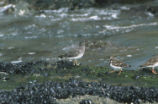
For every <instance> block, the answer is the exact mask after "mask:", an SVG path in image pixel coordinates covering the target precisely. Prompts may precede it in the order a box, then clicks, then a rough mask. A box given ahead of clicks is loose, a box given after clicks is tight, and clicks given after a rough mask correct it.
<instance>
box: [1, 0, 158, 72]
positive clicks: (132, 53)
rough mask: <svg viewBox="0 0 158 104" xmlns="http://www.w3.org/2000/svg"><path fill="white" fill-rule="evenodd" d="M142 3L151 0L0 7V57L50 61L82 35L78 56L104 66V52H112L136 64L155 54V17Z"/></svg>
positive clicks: (15, 60) (106, 56) (157, 23)
mask: <svg viewBox="0 0 158 104" xmlns="http://www.w3.org/2000/svg"><path fill="white" fill-rule="evenodd" d="M145 5H156V3H154V2H148V3H146V4H142V5H139V4H137V5H118V4H114V5H111V6H108V7H106V8H86V9H79V10H74V11H70V10H68V8H61V9H58V10H42V11H41V12H40V13H32V12H31V11H30V13H29V14H28V13H26V14H25V9H24V10H23V11H24V12H23V11H22V10H20V9H21V8H18V9H19V10H17V11H18V13H17V11H16V12H15V13H13V14H4V13H2V12H1V13H0V43H1V44H0V61H6V62H12V63H18V62H22V61H24V62H25V61H34V60H47V61H52V62H55V61H57V60H58V57H57V56H58V55H60V54H61V53H63V52H62V51H63V48H64V47H67V46H70V45H73V44H77V43H78V42H79V41H82V40H87V43H86V53H85V55H84V57H83V58H82V59H80V60H79V61H80V62H81V63H82V64H85V65H95V66H107V64H108V59H109V57H110V56H116V57H117V58H119V59H120V60H122V61H125V62H126V63H128V64H131V65H132V66H133V67H132V68H131V69H136V68H137V67H138V66H139V65H141V64H142V63H144V62H145V61H146V60H147V59H148V58H150V57H151V56H153V55H156V54H158V52H157V49H158V44H157V41H158V35H157V34H158V29H157V28H158V19H157V16H156V15H154V14H152V13H150V12H147V11H146V10H144V9H142V8H143V6H145ZM141 7H142V8H141ZM2 8H3V7H2ZM27 12H28V11H27Z"/></svg>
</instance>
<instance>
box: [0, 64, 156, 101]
mask: <svg viewBox="0 0 158 104" xmlns="http://www.w3.org/2000/svg"><path fill="white" fill-rule="evenodd" d="M0 72H1V73H0V76H1V77H3V78H1V79H0V81H1V84H2V82H3V83H7V82H8V81H11V82H14V83H16V81H18V80H17V79H15V77H17V75H20V76H21V77H20V78H19V79H20V83H24V84H21V85H17V86H16V87H15V88H13V89H10V90H7V89H6V90H5V89H1V91H0V104H39V103H41V104H66V103H61V102H62V101H63V100H64V99H73V98H74V99H75V97H77V96H80V97H79V98H78V100H77V101H78V103H80V104H101V103H96V102H93V99H96V97H98V98H100V99H103V101H104V102H105V99H110V101H113V102H120V103H128V104H131V103H133V104H142V103H146V102H151V103H153V102H158V88H157V87H147V86H145V87H143V85H146V84H149V85H154V84H155V86H156V82H157V76H156V75H152V74H151V72H150V71H143V70H142V71H141V74H138V73H140V71H139V72H137V71H133V73H132V74H131V72H130V71H127V72H123V73H122V74H121V75H120V76H118V75H117V73H113V74H109V73H107V72H108V69H106V68H100V69H99V68H98V69H97V68H91V67H88V66H86V67H84V66H73V64H72V63H71V62H65V61H59V62H56V63H54V64H52V63H48V62H45V61H37V62H28V63H18V64H11V63H0ZM143 73H144V74H143ZM71 74H72V75H71ZM85 74H86V76H87V77H86V79H87V78H93V79H95V81H93V80H88V81H85V80H83V79H82V78H83V77H84V76H85ZM68 75H69V76H70V75H71V76H70V77H67V76H68ZM14 76H15V77H14ZM55 76H56V77H55ZM59 76H60V78H63V79H62V80H61V79H60V78H59ZM114 76H115V77H114ZM4 78H5V79H6V80H5V82H4V81H2V80H4ZM24 78H27V79H24ZM42 78H44V79H42ZM97 78H98V79H101V80H97ZM12 79H15V80H12ZM28 79H29V80H28ZM39 79H40V80H41V81H40V80H39ZM21 80H22V81H23V82H22V81H21ZM43 80H45V81H43ZM117 80H118V81H117ZM113 81H116V82H115V83H114V84H112V83H111V82H113ZM130 81H131V82H134V83H135V82H137V83H139V84H140V82H141V83H143V85H141V86H137V85H135V84H128V83H129V82H130ZM126 82H127V83H126ZM152 82H153V84H152ZM6 86H8V84H7V85H6ZM84 96H89V97H88V98H91V100H92V101H91V100H89V99H83V98H84ZM85 98H87V97H85ZM76 99H77V98H76ZM70 101H71V100H70ZM75 101H76V100H75ZM59 102H60V103H59ZM85 102H87V103H85ZM88 102H93V103H88ZM78 103H75V104H78Z"/></svg>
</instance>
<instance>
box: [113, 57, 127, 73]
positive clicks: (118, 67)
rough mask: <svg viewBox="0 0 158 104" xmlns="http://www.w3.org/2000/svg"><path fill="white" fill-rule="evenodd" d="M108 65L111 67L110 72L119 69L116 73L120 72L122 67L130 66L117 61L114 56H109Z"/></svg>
mask: <svg viewBox="0 0 158 104" xmlns="http://www.w3.org/2000/svg"><path fill="white" fill-rule="evenodd" d="M110 67H111V68H112V69H113V71H111V73H113V72H116V71H119V73H118V75H120V74H121V72H122V71H123V70H122V69H123V68H125V67H130V65H127V64H125V63H123V62H121V61H119V60H118V59H116V58H114V57H113V56H111V57H110Z"/></svg>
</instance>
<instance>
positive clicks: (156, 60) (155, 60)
mask: <svg viewBox="0 0 158 104" xmlns="http://www.w3.org/2000/svg"><path fill="white" fill-rule="evenodd" d="M157 66H158V55H157V56H154V57H152V58H151V59H149V60H148V61H147V62H146V63H144V64H143V65H141V66H140V67H142V68H152V69H151V71H152V73H153V74H157V72H156V71H155V67H157Z"/></svg>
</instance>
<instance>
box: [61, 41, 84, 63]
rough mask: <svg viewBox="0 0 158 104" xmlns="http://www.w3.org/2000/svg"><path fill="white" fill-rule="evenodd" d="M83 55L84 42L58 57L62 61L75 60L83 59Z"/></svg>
mask: <svg viewBox="0 0 158 104" xmlns="http://www.w3.org/2000/svg"><path fill="white" fill-rule="evenodd" d="M84 53H85V41H84V42H80V43H79V45H78V46H76V47H72V48H71V49H69V51H67V52H66V53H65V54H62V55H60V56H59V58H60V59H62V60H70V61H72V60H77V59H80V58H82V57H83V55H84Z"/></svg>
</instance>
